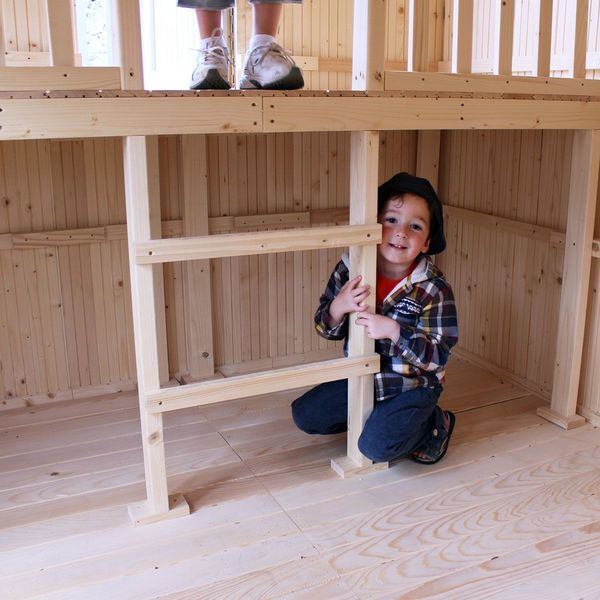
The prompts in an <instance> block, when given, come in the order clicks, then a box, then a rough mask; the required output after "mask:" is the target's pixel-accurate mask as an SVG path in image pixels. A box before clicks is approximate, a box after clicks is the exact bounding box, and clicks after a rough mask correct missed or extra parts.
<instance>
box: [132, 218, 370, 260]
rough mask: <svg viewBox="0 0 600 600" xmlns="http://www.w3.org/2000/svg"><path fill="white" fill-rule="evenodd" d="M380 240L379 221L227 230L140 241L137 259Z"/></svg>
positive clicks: (264, 251)
mask: <svg viewBox="0 0 600 600" xmlns="http://www.w3.org/2000/svg"><path fill="white" fill-rule="evenodd" d="M380 241H381V225H380V224H375V225H341V226H334V227H310V228H307V229H305V228H303V229H283V230H278V231H259V232H253V233H226V234H222V235H207V236H202V237H193V238H192V237H189V238H178V239H166V240H152V241H149V242H140V243H138V244H137V245H136V262H137V264H140V265H147V264H153V263H167V262H177V261H183V260H199V259H206V258H223V257H226V256H251V255H255V254H273V253H276V252H297V251H301V250H318V249H320V248H341V247H343V246H363V245H369V244H378V243H379V242H380Z"/></svg>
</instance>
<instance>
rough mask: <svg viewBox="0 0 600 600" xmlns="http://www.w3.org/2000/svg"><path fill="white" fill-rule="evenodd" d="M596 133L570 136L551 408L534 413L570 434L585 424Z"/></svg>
mask: <svg viewBox="0 0 600 600" xmlns="http://www.w3.org/2000/svg"><path fill="white" fill-rule="evenodd" d="M599 168H600V132H598V131H581V132H576V134H575V137H574V140H573V156H572V160H571V183H570V189H569V213H568V219H567V233H566V240H565V266H564V275H563V281H562V292H561V299H560V312H559V324H558V339H557V347H556V360H555V365H554V383H553V387H552V404H551V407H550V408H549V409H548V408H541V409H540V410H539V411H538V414H540V415H541V416H543V417H545V418H547V419H548V420H550V421H552V422H554V423H556V424H558V425H560V426H561V427H563V428H565V429H571V428H572V427H575V426H577V425H582V424H583V423H584V422H585V420H584V419H583V418H582V417H579V416H578V415H577V414H576V408H577V396H578V392H579V379H580V371H581V357H582V351H583V337H584V331H585V322H586V315H587V301H588V288H589V281H590V267H591V260H592V242H593V235H594V218H595V214H596V203H597V197H598V170H599Z"/></svg>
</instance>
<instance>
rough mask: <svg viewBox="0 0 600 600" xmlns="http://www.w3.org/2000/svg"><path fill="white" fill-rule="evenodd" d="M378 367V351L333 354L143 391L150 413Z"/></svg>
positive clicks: (365, 372)
mask: <svg viewBox="0 0 600 600" xmlns="http://www.w3.org/2000/svg"><path fill="white" fill-rule="evenodd" d="M378 371H379V354H371V355H368V356H361V357H357V358H336V359H333V360H325V361H321V362H318V363H310V364H307V365H299V366H296V367H288V368H285V369H273V370H271V371H264V372H262V373H252V374H251V375H239V376H236V377H228V378H226V379H215V380H211V381H203V382H200V383H190V384H188V385H183V386H181V387H174V388H173V387H172V388H166V389H163V390H159V391H156V392H152V393H148V394H146V406H147V408H148V410H149V411H150V412H151V413H161V412H168V411H170V410H178V409H180V408H190V407H192V406H204V405H206V404H215V403H217V402H225V401H227V400H236V399H238V398H249V397H251V396H258V395H260V394H270V393H273V392H278V391H281V390H290V389H294V388H299V387H303V386H307V385H317V384H319V383H324V382H326V381H336V380H338V379H347V378H348V377H360V376H362V375H369V374H371V373H377V372H378Z"/></svg>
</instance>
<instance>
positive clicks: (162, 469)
mask: <svg viewBox="0 0 600 600" xmlns="http://www.w3.org/2000/svg"><path fill="white" fill-rule="evenodd" d="M123 157H124V166H125V190H126V194H125V198H126V207H127V227H128V232H129V260H130V278H131V290H132V299H133V319H134V336H135V346H136V361H137V372H138V390H139V398H140V420H141V426H142V447H143V451H144V468H145V476H146V495H147V499H146V501H145V502H144V503H143V504H142V506H140V505H135V506H131V510H130V516H131V517H132V519H133V520H134V522H145V521H151V520H157V519H161V518H168V517H169V516H174V512H172V511H175V512H176V513H177V514H179V511H182V512H184V513H185V512H186V511H187V512H189V507H188V508H185V506H183V508H182V507H181V503H177V505H176V506H175V507H173V506H172V505H170V503H169V497H168V493H167V473H166V465H165V452H164V439H163V425H162V416H161V415H157V414H150V413H149V412H148V411H147V408H146V396H147V394H148V393H149V392H153V391H157V390H159V389H160V380H161V375H160V374H161V365H165V364H166V330H165V325H164V299H163V286H162V277H160V273H161V267H156V266H153V265H144V266H139V265H136V263H135V244H136V242H138V241H139V240H148V239H152V238H156V237H158V236H160V222H159V220H158V218H159V216H160V201H159V198H158V182H157V177H158V147H157V140H156V139H154V138H144V137H127V138H125V139H124V140H123ZM157 223H158V226H157ZM149 299H150V301H149ZM163 368H164V367H163ZM186 506H187V505H186Z"/></svg>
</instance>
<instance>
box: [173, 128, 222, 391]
mask: <svg viewBox="0 0 600 600" xmlns="http://www.w3.org/2000/svg"><path fill="white" fill-rule="evenodd" d="M206 143H207V142H206V137H205V136H195V135H184V136H181V138H180V144H181V170H182V171H181V173H182V175H181V181H182V194H183V235H184V236H185V237H190V236H194V235H207V234H208V168H207V167H208V164H207V156H206ZM184 294H185V297H186V299H185V307H186V322H187V327H186V334H187V357H188V369H189V373H190V377H191V378H192V379H197V378H200V377H209V376H212V375H214V351H213V334H212V291H211V278H210V262H209V261H208V260H201V261H194V262H188V263H187V264H186V265H185V279H184ZM199 306H201V307H202V309H201V310H199V309H198V307H199Z"/></svg>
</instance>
